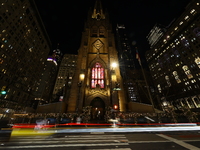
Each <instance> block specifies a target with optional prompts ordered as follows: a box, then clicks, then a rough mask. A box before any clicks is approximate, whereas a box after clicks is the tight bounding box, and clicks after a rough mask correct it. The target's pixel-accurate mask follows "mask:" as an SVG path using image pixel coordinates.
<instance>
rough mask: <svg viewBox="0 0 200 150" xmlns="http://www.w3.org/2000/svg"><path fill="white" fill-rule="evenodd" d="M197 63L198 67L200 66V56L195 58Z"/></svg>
mask: <svg viewBox="0 0 200 150" xmlns="http://www.w3.org/2000/svg"><path fill="white" fill-rule="evenodd" d="M195 63H196V64H197V65H198V67H199V68H200V58H199V57H197V58H196V59H195Z"/></svg>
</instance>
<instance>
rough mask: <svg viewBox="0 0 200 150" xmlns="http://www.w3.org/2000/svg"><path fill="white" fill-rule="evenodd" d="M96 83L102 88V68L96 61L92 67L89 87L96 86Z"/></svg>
mask: <svg viewBox="0 0 200 150" xmlns="http://www.w3.org/2000/svg"><path fill="white" fill-rule="evenodd" d="M97 84H98V85H99V86H100V88H104V68H103V67H102V65H101V64H100V63H96V64H95V65H94V67H93V68H92V75H91V88H96V86H97Z"/></svg>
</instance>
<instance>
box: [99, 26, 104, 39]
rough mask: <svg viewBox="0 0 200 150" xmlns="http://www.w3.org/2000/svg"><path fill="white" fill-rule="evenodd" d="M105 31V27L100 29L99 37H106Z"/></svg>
mask: <svg viewBox="0 0 200 150" xmlns="http://www.w3.org/2000/svg"><path fill="white" fill-rule="evenodd" d="M104 32H105V29H104V27H99V37H104V36H105V35H104V34H105V33H104Z"/></svg>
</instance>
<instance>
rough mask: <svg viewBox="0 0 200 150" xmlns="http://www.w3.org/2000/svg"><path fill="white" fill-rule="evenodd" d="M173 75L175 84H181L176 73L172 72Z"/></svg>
mask: <svg viewBox="0 0 200 150" xmlns="http://www.w3.org/2000/svg"><path fill="white" fill-rule="evenodd" d="M173 75H174V78H175V80H176V82H177V83H181V80H180V79H179V76H178V73H177V71H174V72H173Z"/></svg>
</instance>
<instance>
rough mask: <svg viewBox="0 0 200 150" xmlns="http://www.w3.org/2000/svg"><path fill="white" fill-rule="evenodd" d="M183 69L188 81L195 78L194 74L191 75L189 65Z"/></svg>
mask: <svg viewBox="0 0 200 150" xmlns="http://www.w3.org/2000/svg"><path fill="white" fill-rule="evenodd" d="M182 69H183V70H184V72H185V74H186V75H187V77H188V79H191V78H193V76H192V74H191V72H190V70H189V68H188V66H187V65H184V66H183V67H182Z"/></svg>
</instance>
